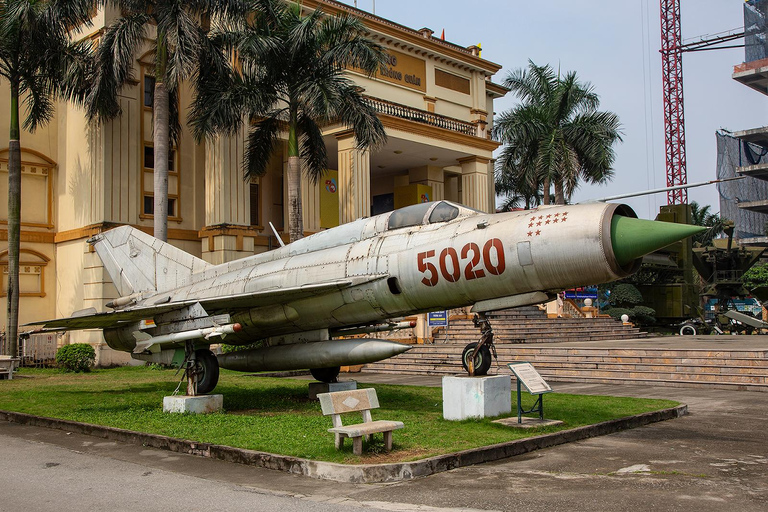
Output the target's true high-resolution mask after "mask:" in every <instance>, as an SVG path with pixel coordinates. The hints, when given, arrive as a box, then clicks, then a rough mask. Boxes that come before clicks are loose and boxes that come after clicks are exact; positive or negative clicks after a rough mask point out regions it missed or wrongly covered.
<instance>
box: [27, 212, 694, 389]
mask: <svg viewBox="0 0 768 512" xmlns="http://www.w3.org/2000/svg"><path fill="white" fill-rule="evenodd" d="M700 229H701V228H698V227H696V226H687V225H680V224H672V223H664V222H656V221H647V220H640V219H637V218H636V215H635V213H634V212H633V211H632V210H631V208H629V207H628V206H624V205H618V204H606V203H594V204H582V205H567V206H550V207H540V208H538V209H536V210H529V211H518V212H507V213H496V214H488V213H483V212H479V211H475V210H471V209H469V208H466V207H464V206H461V205H459V204H453V203H450V202H448V201H437V202H431V203H422V204H417V205H413V206H408V207H405V208H402V209H399V210H395V211H392V212H389V213H385V214H381V215H376V216H373V217H370V218H362V219H359V220H356V221H354V222H350V223H348V224H344V225H341V226H339V227H336V228H332V229H328V230H326V231H322V232H319V233H316V234H314V235H311V236H308V237H306V238H303V239H301V240H298V241H296V242H293V243H291V244H288V245H286V246H284V247H281V248H279V249H276V250H273V251H270V252H266V253H263V254H257V255H254V256H251V257H248V258H244V259H241V260H236V261H231V262H229V263H224V264H221V265H211V264H209V263H206V262H205V261H203V260H201V259H198V258H195V257H194V256H192V255H190V254H188V253H186V252H184V251H181V250H179V249H177V248H175V247H173V246H172V245H170V244H168V243H165V242H161V241H160V240H157V239H155V238H153V237H151V236H149V235H147V234H145V233H143V232H142V231H139V230H137V229H134V228H132V227H130V226H122V227H118V228H116V229H113V230H110V231H106V232H104V233H101V234H98V235H96V236H94V237H93V238H91V239H90V240H89V241H88V242H89V243H90V244H92V245H93V247H94V249H95V250H96V252H97V253H98V255H99V257H100V258H101V261H102V262H103V264H104V267H105V269H106V270H107V272H108V273H109V275H110V277H111V279H112V281H113V282H114V284H115V287H116V288H117V291H118V293H119V294H120V295H121V296H120V298H118V299H115V300H113V301H111V302H109V303H108V304H106V306H107V308H109V309H110V310H111V311H108V312H102V313H99V312H96V310H95V309H89V310H85V311H78V312H75V313H74V314H73V315H72V316H71V317H69V318H63V319H58V320H48V321H42V322H35V323H34V324H32V325H37V326H39V327H38V329H41V330H77V329H94V328H98V329H102V330H103V332H104V338H105V340H106V342H107V344H108V345H109V346H110V347H112V348H113V349H115V350H122V351H126V352H130V353H131V356H132V357H134V358H136V359H140V360H144V361H152V362H156V363H165V364H172V363H174V364H179V365H184V366H185V367H187V368H190V370H189V374H190V375H191V376H194V380H195V381H196V383H197V392H199V393H207V392H210V391H211V390H213V388H214V387H215V386H216V382H217V380H218V373H219V366H221V367H223V368H230V369H234V370H241V371H248V372H255V371H262V370H292V369H304V368H309V369H311V370H312V373H313V375H314V376H315V377H316V378H318V379H319V380H323V381H332V380H333V379H335V377H336V375H338V372H339V366H344V365H355V364H363V363H368V362H373V361H378V360H381V359H385V358H387V357H391V356H393V355H395V354H398V353H402V352H404V351H405V350H408V348H409V347H408V346H407V345H403V344H399V343H395V342H389V341H384V340H371V339H343V340H339V339H335V338H340V337H345V336H347V335H350V334H354V333H360V332H375V331H377V330H381V329H389V328H396V327H400V326H401V325H398V324H397V323H392V322H389V319H393V318H400V317H403V316H407V315H411V314H414V313H422V312H428V311H434V310H438V309H447V308H457V307H463V306H472V311H474V312H475V313H478V314H479V315H481V316H483V315H484V314H485V313H486V312H489V311H494V310H498V309H504V308H510V307H516V306H523V305H529V304H536V303H541V302H545V301H547V300H550V298H551V297H553V296H554V295H555V294H556V293H557V292H559V291H561V290H563V289H566V288H573V287H576V286H583V285H592V284H595V283H603V282H607V281H612V280H616V279H620V278H622V277H625V276H627V275H629V274H631V273H633V272H635V271H636V270H637V269H638V268H639V266H640V261H641V259H642V256H643V255H644V254H647V253H649V252H652V251H654V250H656V249H658V248H660V247H664V246H666V245H668V244H670V243H672V242H675V241H676V240H679V239H681V238H685V237H687V236H690V235H692V234H694V233H697V232H699V231H700ZM482 323H483V338H482V342H481V343H478V344H470V345H469V346H468V347H467V349H465V351H464V360H465V362H468V366H469V368H470V373H475V374H483V373H484V372H487V370H488V366H489V365H490V348H489V344H491V343H492V336H488V335H487V334H488V329H489V328H490V326H489V324H488V323H487V320H484V321H483V322H482ZM225 337H226V343H227V344H230V345H253V344H254V343H256V346H255V347H253V346H251V347H250V348H248V349H246V350H241V351H236V352H232V353H227V354H223V355H220V356H219V357H218V358H217V357H216V356H214V354H213V353H212V352H211V351H210V350H209V346H210V345H211V344H215V343H220V342H221V341H222V340H223V339H224V338H225ZM190 380H192V378H190Z"/></svg>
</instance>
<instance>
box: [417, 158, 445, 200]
mask: <svg viewBox="0 0 768 512" xmlns="http://www.w3.org/2000/svg"><path fill="white" fill-rule="evenodd" d="M444 175H445V172H444V171H443V168H442V167H437V166H434V165H424V166H421V167H414V168H411V169H409V170H408V176H409V179H410V183H411V184H414V183H416V184H419V185H426V186H428V187H432V197H431V198H430V199H431V200H432V201H441V200H443V199H445V178H444Z"/></svg>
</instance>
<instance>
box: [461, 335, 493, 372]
mask: <svg viewBox="0 0 768 512" xmlns="http://www.w3.org/2000/svg"><path fill="white" fill-rule="evenodd" d="M476 346H477V343H470V344H469V345H467V346H466V347H464V352H462V354H461V365H462V366H463V367H464V370H466V371H469V364H468V363H469V358H470V357H472V352H474V351H475V347H476ZM490 368H491V349H489V348H488V346H487V345H483V346H482V347H480V351H479V352H478V353H477V355H476V356H475V375H486V374H487V373H488V370H490Z"/></svg>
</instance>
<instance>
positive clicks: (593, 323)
mask: <svg viewBox="0 0 768 512" xmlns="http://www.w3.org/2000/svg"><path fill="white" fill-rule="evenodd" d="M488 317H489V319H490V321H491V325H492V326H493V332H494V339H495V342H496V344H498V345H501V344H506V343H557V342H570V341H598V340H627V339H637V338H643V337H646V336H647V333H644V332H641V331H640V330H639V329H638V328H636V327H633V326H630V325H624V324H622V323H621V322H620V321H618V320H614V319H613V318H610V317H599V318H547V314H546V312H545V311H542V310H540V309H539V308H537V307H535V306H529V307H521V308H514V309H507V310H502V311H496V312H494V313H489V314H488ZM479 333H480V331H479V330H478V328H477V327H475V326H474V324H473V323H472V316H471V315H470V316H463V317H462V316H452V317H451V319H450V321H449V322H448V327H447V328H445V327H439V328H437V329H435V330H434V331H433V333H432V334H433V336H434V340H435V343H440V342H447V343H457V344H464V345H466V344H467V343H472V342H474V341H477V340H478V338H479V337H480V334H479Z"/></svg>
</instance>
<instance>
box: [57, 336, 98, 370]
mask: <svg viewBox="0 0 768 512" xmlns="http://www.w3.org/2000/svg"><path fill="white" fill-rule="evenodd" d="M95 361H96V351H95V350H93V347H92V346H90V345H89V344H87V343H73V344H71V345H64V346H63V347H61V348H60V349H59V350H58V351H57V352H56V364H58V365H59V368H61V369H62V370H64V371H65V372H75V373H80V372H89V371H91V366H93V363H94V362H95Z"/></svg>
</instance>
